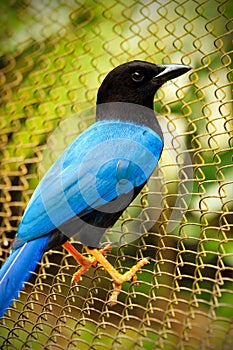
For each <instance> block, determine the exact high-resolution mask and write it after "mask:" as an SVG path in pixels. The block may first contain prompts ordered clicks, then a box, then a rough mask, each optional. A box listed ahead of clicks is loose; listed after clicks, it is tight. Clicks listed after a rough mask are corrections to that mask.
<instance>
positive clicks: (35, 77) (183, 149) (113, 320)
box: [0, 0, 233, 350]
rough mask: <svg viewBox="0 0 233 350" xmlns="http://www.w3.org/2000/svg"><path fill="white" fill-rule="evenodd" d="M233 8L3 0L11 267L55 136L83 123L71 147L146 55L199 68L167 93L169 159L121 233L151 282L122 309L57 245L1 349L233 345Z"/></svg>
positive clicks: (99, 275)
mask: <svg viewBox="0 0 233 350" xmlns="http://www.w3.org/2000/svg"><path fill="white" fill-rule="evenodd" d="M232 14H233V10H232V2H231V0H225V1H222V0H212V1H210V0H209V1H208V0H205V1H203V0H202V1H201V0H195V1H194V0H184V1H183V0H175V1H174V0H171V1H168V0H160V1H158V0H156V1H149V0H148V1H147V0H145V1H144V0H142V1H132V0H129V1H126V0H121V1H116V0H109V1H104V2H102V1H99V0H88V1H84V0H83V1H81V0H76V1H75V0H69V1H65V0H53V1H47V0H43V1H37V0H31V1H30V0H21V1H20V0H12V1H6V2H4V1H3V2H2V4H1V11H0V18H1V27H0V40H1V45H0V68H1V69H0V114H1V119H0V121H1V182H0V186H1V204H0V205H1V210H0V218H1V255H0V259H1V262H3V261H4V260H5V259H6V257H7V256H8V254H9V249H10V245H11V242H12V241H13V238H14V236H15V233H16V231H17V226H18V224H19V222H20V218H21V216H22V213H23V210H24V209H25V206H26V204H27V202H28V200H29V198H30V196H31V194H32V193H33V190H34V188H35V186H36V184H37V183H38V181H39V178H40V173H41V170H40V169H41V164H42V163H43V159H44V154H45V151H46V150H49V149H50V143H49V141H48V140H49V136H50V135H54V132H55V130H57V126H60V125H63V124H62V123H64V125H68V126H69V124H70V123H71V122H69V121H70V120H72V123H74V124H72V125H71V127H70V129H71V130H72V132H69V133H67V135H68V134H69V137H68V136H67V140H65V141H66V143H68V142H69V140H70V138H72V137H75V136H77V135H78V134H79V133H80V132H81V131H83V130H84V129H85V128H87V126H88V125H90V124H91V123H92V122H93V115H92V114H90V113H85V111H88V110H89V108H91V107H93V106H94V105H95V97H96V92H97V89H98V86H99V85H100V83H101V81H102V79H103V77H104V76H105V75H106V73H107V72H108V71H109V70H111V69H112V68H113V67H115V66H117V65H118V64H121V63H123V62H125V61H129V60H133V59H142V60H148V61H151V62H155V63H170V62H174V63H183V64H188V65H192V66H193V70H192V71H191V72H190V74H189V75H185V76H183V77H180V78H178V79H175V80H173V81H172V82H169V83H167V84H166V86H164V87H163V88H162V89H160V91H159V92H158V94H157V96H156V100H155V110H156V111H157V113H158V115H159V116H158V118H159V122H160V124H161V126H162V128H163V131H164V135H165V141H166V142H165V150H164V153H163V156H162V159H161V161H160V163H159V166H158V169H157V171H156V173H155V174H154V175H153V176H152V178H151V180H150V182H149V183H148V186H147V187H146V188H144V189H143V191H142V193H141V194H140V196H139V197H138V199H137V200H136V201H135V202H134V203H133V204H132V205H131V206H130V208H129V209H128V210H127V211H126V212H125V213H124V215H123V217H122V218H121V219H120V220H119V222H118V223H117V225H116V226H115V227H114V228H113V229H112V230H111V231H110V232H109V237H111V235H113V237H117V235H118V239H119V240H120V245H119V246H118V247H114V248H113V250H112V252H111V253H109V254H108V259H109V260H110V261H111V262H112V263H113V264H114V266H115V267H116V268H117V269H118V270H119V271H126V270H127V269H129V268H130V266H132V265H133V263H134V262H135V261H136V260H137V259H139V258H140V257H142V256H148V257H150V264H149V265H146V266H145V267H144V268H143V269H142V272H141V273H139V274H138V282H131V283H125V284H124V285H123V290H122V292H121V294H120V296H119V301H118V304H117V305H116V306H114V307H110V306H109V305H108V297H109V294H110V293H111V291H112V283H111V279H110V278H109V276H108V274H107V273H106V272H104V271H102V270H101V269H100V268H99V267H97V268H92V269H91V270H90V271H89V272H88V273H87V274H86V275H85V276H83V279H82V281H81V282H79V283H78V284H75V285H73V284H72V283H71V279H72V274H73V273H74V272H75V271H76V268H77V265H76V263H75V261H74V259H73V257H72V256H70V255H67V253H66V252H64V251H63V250H62V249H61V248H60V249H58V250H56V251H49V252H47V253H46V254H45V255H44V257H43V259H42V261H41V262H40V264H39V266H38V269H37V270H36V271H35V272H34V273H33V276H32V278H31V279H30V281H29V282H28V283H27V284H26V285H25V288H24V289H23V290H22V292H21V293H20V296H19V299H18V300H17V301H15V302H14V303H13V305H12V307H11V308H10V309H9V310H8V311H7V313H6V314H5V316H4V317H3V319H2V320H1V321H0V346H1V349H62V350H64V349H81V350H82V349H84V350H86V349H93V350H102V349H112V350H115V349H136V350H141V349H151V350H153V349H164V350H172V349H190V350H191V349H193V350H194V349H198V350H200V349H224V350H230V349H231V348H232V341H233V325H232V321H233V283H232V282H233V235H232V226H233V167H232V147H233V142H232V141H233V139H232V135H233V134H232V131H233V127H232V125H233V123H232V111H231V101H232V90H231V84H232V61H231V57H232V41H231V40H232ZM69 118H71V119H69ZM65 121H68V123H66V124H65ZM62 130H64V129H62ZM71 130H70V131H71ZM56 135H57V134H55V136H56ZM55 138H56V137H55ZM54 148H55V149H56V150H57V151H58V152H59V151H60V148H63V146H62V145H60V143H59V142H57V144H55V146H54ZM54 152H55V151H54ZM54 152H51V154H50V153H49V152H48V153H47V158H48V162H52V161H53V160H54V159H53V155H54ZM55 153H56V152H55ZM55 156H56V155H55ZM50 158H51V159H50ZM46 164H47V163H46ZM140 230H141V231H140ZM143 230H144V231H143ZM139 231H140V232H141V233H140V234H139ZM142 231H143V232H144V234H143V235H142ZM131 237H133V239H132V238H131ZM137 237H138V239H136V238H137ZM75 245H76V247H77V249H79V250H81V249H82V246H81V245H79V243H78V242H76V243H75Z"/></svg>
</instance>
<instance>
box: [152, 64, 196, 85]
mask: <svg viewBox="0 0 233 350" xmlns="http://www.w3.org/2000/svg"><path fill="white" fill-rule="evenodd" d="M158 67H159V68H160V72H159V73H158V74H157V75H156V76H155V77H154V78H153V79H152V82H153V83H155V84H157V83H159V85H162V84H164V83H165V82H166V81H168V80H171V79H174V78H177V77H179V76H180V75H182V74H184V73H187V72H188V71H189V70H190V69H192V67H190V66H186V65H184V64H163V65H159V66H158ZM161 83H162V84H161Z"/></svg>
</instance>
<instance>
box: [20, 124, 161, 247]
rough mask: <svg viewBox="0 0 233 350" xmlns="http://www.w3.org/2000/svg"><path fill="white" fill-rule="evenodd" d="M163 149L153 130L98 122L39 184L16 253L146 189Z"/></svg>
mask: <svg viewBox="0 0 233 350" xmlns="http://www.w3.org/2000/svg"><path fill="white" fill-rule="evenodd" d="M162 148H163V142H162V140H161V138H160V137H159V135H158V134H157V133H156V132H154V131H153V130H151V129H150V128H149V127H146V126H143V125H139V124H135V123H132V122H122V121H119V120H111V121H109V120H104V121H99V122H96V123H95V124H94V125H92V126H91V127H89V128H88V129H87V130H86V131H85V132H83V133H82V134H81V135H80V136H78V137H77V138H76V139H75V140H74V141H73V142H72V143H71V145H70V146H69V147H68V148H67V149H66V150H65V151H64V153H63V154H62V155H61V156H60V157H59V159H58V160H57V161H56V162H55V163H54V165H53V166H52V167H51V168H50V169H49V171H48V172H47V173H46V174H45V176H44V178H43V179H42V181H41V182H40V183H39V185H38V187H37V188H36V190H35V192H34V194H33V196H32V197H31V200H30V202H29V204H28V206H27V209H26V211H25V213H24V216H23V218H22V221H21V223H20V226H19V228H18V233H17V238H16V241H15V245H14V249H16V248H18V247H20V246H21V245H22V244H23V243H25V242H27V241H31V240H33V239H36V238H38V237H41V236H43V235H45V234H47V233H49V232H50V231H52V230H53V229H54V228H56V227H58V226H59V225H61V224H63V223H64V222H66V221H67V220H69V219H70V218H72V217H73V216H75V215H77V214H78V215H79V216H80V217H82V215H86V214H87V213H88V212H89V211H92V210H93V209H98V208H99V207H101V206H102V205H104V204H105V203H107V202H110V201H113V200H114V199H115V198H117V197H118V196H119V195H120V194H124V193H128V192H130V190H131V189H132V188H133V187H139V186H141V185H142V184H144V183H145V182H146V181H147V179H148V178H149V176H150V175H151V174H152V172H153V170H154V169H155V167H156V164H157V162H158V159H159V157H160V154H161V151H162Z"/></svg>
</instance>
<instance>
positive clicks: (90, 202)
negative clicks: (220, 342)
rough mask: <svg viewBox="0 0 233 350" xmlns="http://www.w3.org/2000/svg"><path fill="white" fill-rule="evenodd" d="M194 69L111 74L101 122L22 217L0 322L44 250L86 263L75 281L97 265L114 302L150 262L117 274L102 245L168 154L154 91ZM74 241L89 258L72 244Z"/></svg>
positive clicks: (3, 275) (66, 156) (140, 68)
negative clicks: (164, 153) (104, 273)
mask: <svg viewBox="0 0 233 350" xmlns="http://www.w3.org/2000/svg"><path fill="white" fill-rule="evenodd" d="M190 69H191V67H189V66H185V65H181V64H169V65H155V64H152V63H149V62H144V61H132V62H128V63H125V64H122V65H120V66H118V67H116V68H115V69H113V70H112V71H111V72H110V73H109V74H108V75H107V76H106V78H105V79H104V81H103V83H102V85H101V86H100V88H99V90H98V95H97V106H96V122H95V123H94V124H93V125H92V126H91V127H89V128H88V129H87V130H86V131H84V132H83V133H82V134H81V135H79V136H78V137H77V138H76V139H75V140H74V141H73V142H72V143H71V144H70V145H69V147H68V148H67V149H66V150H65V151H64V152H63V154H62V155H61V156H60V157H59V158H58V159H57V161H56V162H55V163H54V164H53V165H52V167H51V168H50V169H49V170H48V172H47V173H46V174H45V176H44V177H43V179H42V180H41V182H40V183H39V185H38V186H37V188H36V190H35V192H34V193H33V195H32V197H31V200H30V201H29V203H28V206H27V208H26V210H25V213H24V215H23V218H22V221H21V223H20V225H19V227H18V232H17V235H16V238H15V241H14V244H13V246H12V250H11V253H10V255H9V257H8V258H7V260H6V261H5V263H4V264H3V266H2V268H1V270H0V316H3V314H4V313H5V311H6V310H7V309H8V308H9V307H10V305H11V303H12V301H13V299H15V298H17V296H18V293H19V291H20V290H21V289H22V287H23V284H24V283H25V282H26V281H28V279H29V277H30V274H31V272H32V271H34V270H35V268H36V266H37V263H38V261H40V259H41V257H42V256H43V254H44V252H45V251H47V250H49V249H51V248H54V247H57V246H59V245H62V246H63V247H64V248H65V249H66V250H67V251H69V252H70V253H71V254H72V255H73V256H74V257H75V259H76V260H77V261H78V262H79V264H81V268H80V269H79V270H78V271H77V272H76V273H75V275H74V280H75V281H78V280H79V278H80V276H81V275H82V274H83V273H84V272H85V271H87V270H88V269H89V268H90V267H91V266H92V265H93V266H94V265H95V264H96V263H99V264H100V265H102V266H103V267H104V268H106V270H107V271H108V272H109V274H110V276H111V277H112V279H113V283H114V290H113V293H112V295H111V297H110V303H111V304H115V303H116V301H117V296H118V294H119V292H120V290H121V285H122V283H123V282H125V281H129V280H131V279H132V278H134V277H135V274H136V272H137V271H138V270H139V269H140V268H141V267H142V266H143V265H145V264H147V263H148V260H147V259H146V258H143V259H141V260H139V261H138V262H137V264H136V265H135V266H133V267H132V268H131V269H130V270H129V271H127V272H126V273H125V274H123V275H121V274H119V273H118V272H117V271H116V270H115V269H114V267H113V266H112V265H111V264H110V263H109V262H108V261H107V259H106V257H105V256H104V255H105V253H106V252H107V251H108V248H106V249H103V250H100V249H98V245H99V242H100V239H101V237H102V235H103V234H104V232H105V231H106V229H107V228H109V227H112V226H113V225H114V224H115V222H116V221H117V220H118V218H119V217H120V215H121V214H122V213H123V211H124V210H125V209H126V208H127V207H128V205H129V204H130V203H131V202H132V201H133V199H134V198H135V197H136V196H137V195H138V194H139V192H140V191H141V189H142V188H143V186H144V185H145V183H146V182H147V180H148V179H149V177H150V176H151V174H152V173H153V171H154V169H155V167H156V165H157V163H158V160H159V158H160V155H161V152H162V149H163V134H162V131H161V128H160V126H159V123H158V121H157V119H156V117H155V114H154V111H153V99H154V95H155V93H156V91H157V90H158V89H159V87H161V86H162V84H163V83H165V82H166V81H168V80H170V79H173V78H176V77H178V76H180V75H182V74H184V73H186V72H187V71H189V70H190ZM70 237H75V239H77V240H79V241H80V242H81V243H82V244H83V245H84V246H85V248H86V250H87V252H88V253H89V255H90V257H85V256H82V255H81V254H80V253H79V252H77V251H76V250H75V248H74V247H73V246H72V245H71V243H70V242H69V241H68V240H69V238H70Z"/></svg>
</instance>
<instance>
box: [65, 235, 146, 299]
mask: <svg viewBox="0 0 233 350" xmlns="http://www.w3.org/2000/svg"><path fill="white" fill-rule="evenodd" d="M63 247H64V248H65V249H66V250H67V251H68V252H69V253H70V254H71V255H72V256H73V257H74V258H75V260H76V261H77V262H78V263H79V264H80V265H81V268H80V269H79V270H78V271H77V272H75V274H74V275H73V279H72V282H78V281H79V280H80V278H81V276H82V275H83V274H84V273H85V272H86V271H87V270H89V268H90V267H91V266H96V265H97V263H99V264H100V265H101V266H102V267H103V268H104V269H105V270H106V271H107V272H108V273H109V275H110V276H111V277H112V279H113V286H114V289H113V292H112V294H111V296H110V298H109V303H110V305H115V304H116V302H117V297H118V295H119V293H120V291H121V287H122V284H123V283H124V282H128V281H130V280H133V281H135V280H137V277H136V273H137V272H138V271H139V270H140V269H141V268H142V267H143V266H144V265H146V264H148V263H149V260H148V259H147V258H143V259H141V260H139V261H138V262H137V264H135V265H134V266H133V267H131V269H130V270H129V271H127V272H125V273H124V274H123V275H122V274H120V273H119V272H118V271H117V270H116V269H115V268H114V267H113V266H112V265H111V264H110V262H108V260H107V259H106V258H105V257H104V255H105V254H106V253H107V252H108V251H110V250H111V246H107V247H106V248H105V249H102V250H99V249H90V248H88V247H85V249H86V251H87V252H88V253H89V254H90V257H88V258H87V257H85V256H83V255H82V254H81V253H79V252H78V251H77V250H76V249H75V248H74V247H73V246H72V244H71V243H69V242H68V241H67V242H66V243H64V244H63Z"/></svg>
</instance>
